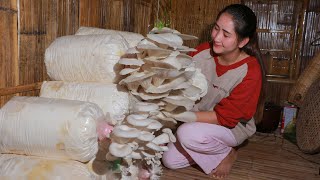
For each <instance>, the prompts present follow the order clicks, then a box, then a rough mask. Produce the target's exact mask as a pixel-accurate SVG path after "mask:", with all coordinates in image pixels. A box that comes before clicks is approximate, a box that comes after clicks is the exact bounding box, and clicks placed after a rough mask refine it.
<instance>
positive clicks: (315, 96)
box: [296, 79, 320, 154]
mask: <svg viewBox="0 0 320 180" xmlns="http://www.w3.org/2000/svg"><path fill="white" fill-rule="evenodd" d="M319 107H320V79H318V80H316V81H315V82H314V83H313V84H312V85H311V86H310V88H309V89H308V91H307V93H306V96H305V99H304V100H303V103H302V106H301V108H300V112H299V114H298V118H297V122H296V136H297V137H296V138H297V144H298V147H299V148H300V149H301V150H302V151H303V152H305V153H308V154H314V153H318V152H320V108H319Z"/></svg>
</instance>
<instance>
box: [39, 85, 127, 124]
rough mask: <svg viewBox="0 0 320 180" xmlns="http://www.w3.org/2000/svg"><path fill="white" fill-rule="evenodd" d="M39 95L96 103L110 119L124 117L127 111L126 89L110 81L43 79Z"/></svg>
mask: <svg viewBox="0 0 320 180" xmlns="http://www.w3.org/2000/svg"><path fill="white" fill-rule="evenodd" d="M40 97H48V98H59V99H69V100H79V101H88V102H92V103H96V104H97V105H98V106H99V107H100V108H101V109H102V110H103V112H104V113H105V114H110V117H111V119H112V120H122V119H124V117H125V116H126V115H127V113H128V111H129V94H128V92H127V90H125V89H121V88H120V87H118V86H117V84H112V83H98V82H63V81H44V82H43V84H42V86H41V91H40ZM111 124H113V123H111Z"/></svg>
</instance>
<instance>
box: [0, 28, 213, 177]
mask: <svg viewBox="0 0 320 180" xmlns="http://www.w3.org/2000/svg"><path fill="white" fill-rule="evenodd" d="M192 39H196V37H194V36H190V35H185V34H181V33H180V32H178V31H176V30H173V29H169V28H162V29H157V28H154V29H153V30H152V31H151V32H150V33H149V34H147V37H143V36H142V35H140V34H137V33H131V32H123V31H114V30H106V29H99V28H89V27H81V28H80V29H79V30H78V31H77V32H76V34H75V35H70V36H64V37H60V38H57V39H56V40H55V41H54V42H53V43H52V44H51V45H50V46H49V47H48V48H47V50H46V53H45V64H46V68H47V72H48V75H49V77H50V79H51V80H52V81H46V82H43V84H42V87H41V92H40V97H14V98H13V99H12V100H10V101H9V102H8V103H7V104H6V105H5V106H4V107H3V108H2V109H1V111H0V129H1V131H0V135H2V137H4V136H5V135H6V136H7V138H2V139H1V143H0V152H1V153H3V154H2V155H1V157H0V162H1V163H0V164H1V165H0V172H1V173H0V174H9V175H12V174H20V175H21V176H23V177H24V178H25V179H28V178H30V177H40V176H41V177H43V179H54V178H55V177H56V176H57V175H59V176H60V177H63V178H64V179H74V178H75V177H81V179H160V176H161V173H162V166H161V161H160V160H161V157H162V153H163V152H164V151H166V150H168V148H167V146H166V144H167V143H168V142H175V141H176V139H175V136H174V135H173V133H172V129H175V128H176V124H177V121H176V120H175V119H174V117H175V115H177V114H180V113H183V112H185V111H190V110H191V109H192V107H193V106H194V104H195V102H196V101H197V100H199V99H200V98H201V97H203V96H204V95H205V94H206V90H207V83H206V79H205V77H204V75H203V74H201V72H200V70H199V69H197V68H196V67H195V65H194V62H193V61H192V58H191V57H190V56H188V55H187V52H190V51H194V49H193V48H189V47H186V46H184V45H183V40H192ZM26 107H27V108H26ZM12 115H14V116H12ZM12 117H14V118H12ZM57 119H59V120H57ZM13 120H14V121H13ZM111 131H112V132H111ZM110 132H111V133H110ZM8 135H9V136H8ZM66 137H67V138H66ZM98 139H99V142H98ZM13 154H19V155H13ZM22 155H27V156H22ZM40 157H42V158H40ZM43 157H45V158H43ZM1 158H2V159H1ZM22 159H23V161H21V160H22ZM3 162H6V163H3ZM8 162H9V163H8ZM18 162H19V163H18ZM26 167H28V168H26ZM12 169H14V170H12ZM88 169H89V170H88ZM102 175H103V176H102ZM27 177H28V178H27ZM19 179H23V178H19Z"/></svg>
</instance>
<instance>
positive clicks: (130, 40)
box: [75, 27, 144, 48]
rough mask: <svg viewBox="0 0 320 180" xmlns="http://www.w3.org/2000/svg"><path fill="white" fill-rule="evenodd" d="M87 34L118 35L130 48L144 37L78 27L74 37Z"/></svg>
mask: <svg viewBox="0 0 320 180" xmlns="http://www.w3.org/2000/svg"><path fill="white" fill-rule="evenodd" d="M89 34H110V35H116V34H119V35H121V36H122V37H123V38H124V39H125V40H126V41H127V42H128V43H129V47H130V48H132V47H135V46H137V45H138V43H139V42H140V41H141V40H142V39H144V36H142V35H141V34H138V33H134V32H128V31H117V30H111V29H101V28H95V27H80V28H79V29H78V31H77V32H76V34H75V35H89Z"/></svg>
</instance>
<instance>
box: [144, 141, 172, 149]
mask: <svg viewBox="0 0 320 180" xmlns="http://www.w3.org/2000/svg"><path fill="white" fill-rule="evenodd" d="M146 146H147V147H148V148H150V149H152V150H155V151H168V150H169V149H168V147H167V146H159V145H157V144H155V143H153V142H149V143H147V144H146Z"/></svg>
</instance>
